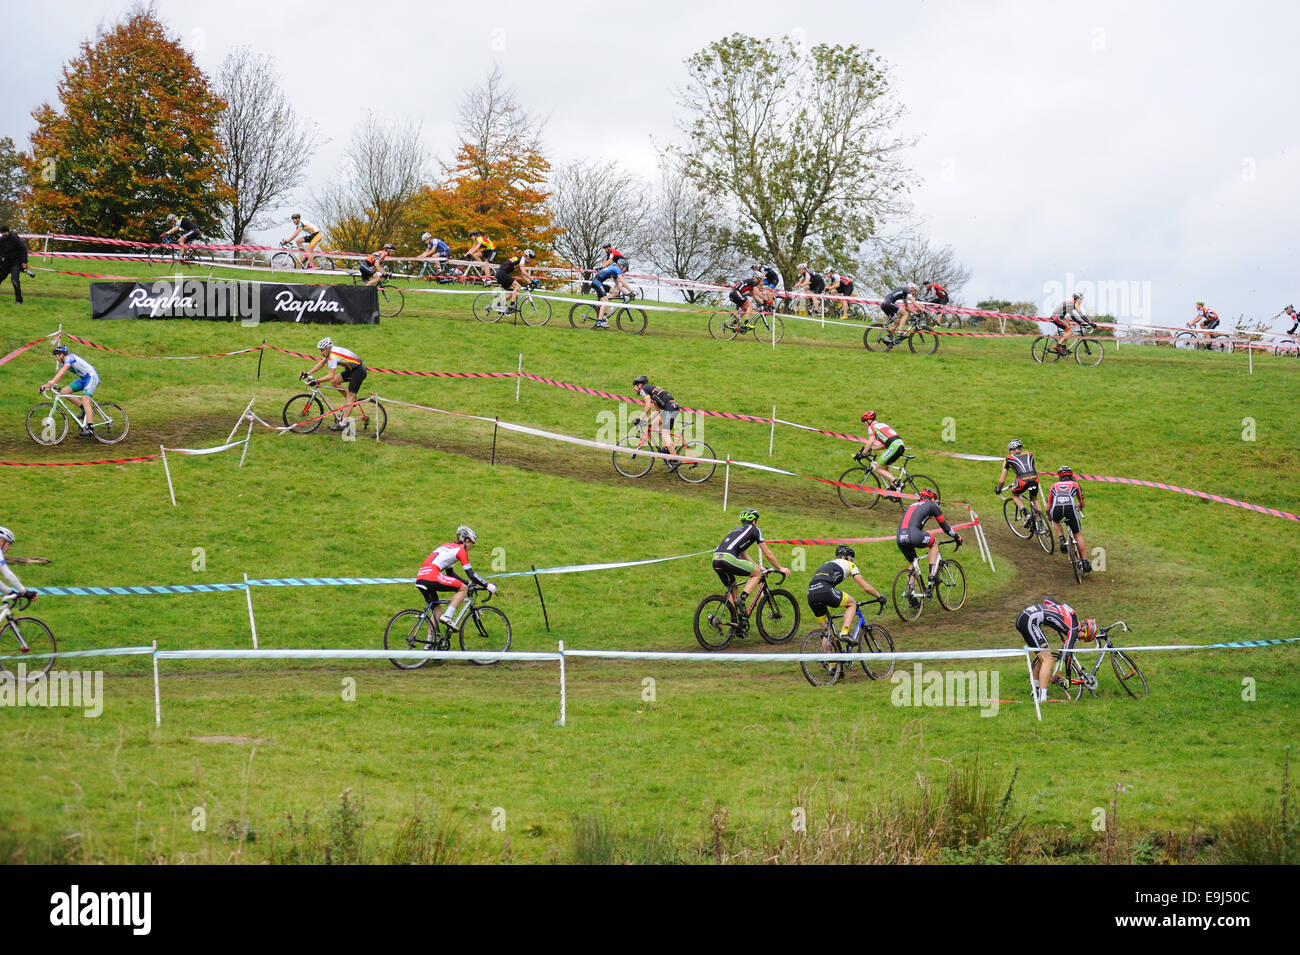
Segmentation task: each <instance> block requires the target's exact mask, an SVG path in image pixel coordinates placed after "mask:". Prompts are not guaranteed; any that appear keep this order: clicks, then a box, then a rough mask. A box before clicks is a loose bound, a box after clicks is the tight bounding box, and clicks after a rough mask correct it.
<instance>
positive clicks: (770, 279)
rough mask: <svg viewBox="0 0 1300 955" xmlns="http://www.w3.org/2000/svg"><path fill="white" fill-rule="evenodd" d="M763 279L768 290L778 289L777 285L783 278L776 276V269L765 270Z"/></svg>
mask: <svg viewBox="0 0 1300 955" xmlns="http://www.w3.org/2000/svg"><path fill="white" fill-rule="evenodd" d="M763 279H764V281H765V283H766V284H767V286H768V288H776V284H777V283H778V282H779V281H781V276H779V275H777V274H776V269H764V270H763Z"/></svg>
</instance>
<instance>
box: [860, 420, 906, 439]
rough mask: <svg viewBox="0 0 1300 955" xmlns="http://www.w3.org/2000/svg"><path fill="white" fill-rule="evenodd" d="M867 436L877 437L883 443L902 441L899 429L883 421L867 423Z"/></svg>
mask: <svg viewBox="0 0 1300 955" xmlns="http://www.w3.org/2000/svg"><path fill="white" fill-rule="evenodd" d="M867 437H868V438H875V439H876V440H877V441H879V442H880V443H881V444H889V442H891V441H902V440H903V439H902V438H901V437H899V434H898V432H897V431H895V430H894V429H893V428H891V427H890V426H889V425H887V424H885V422H883V421H873V422H871V423H870V424H869V425H867Z"/></svg>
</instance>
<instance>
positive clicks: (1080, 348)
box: [1074, 338, 1105, 366]
mask: <svg viewBox="0 0 1300 955" xmlns="http://www.w3.org/2000/svg"><path fill="white" fill-rule="evenodd" d="M1103 351H1104V350H1103V349H1102V347H1101V342H1099V341H1097V339H1095V338H1081V339H1079V344H1077V345H1075V346H1074V360H1075V361H1076V362H1078V363H1079V364H1080V365H1092V366H1096V365H1100V364H1101V360H1102V358H1104V357H1105V355H1104V354H1103Z"/></svg>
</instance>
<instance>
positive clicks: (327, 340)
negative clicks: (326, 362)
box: [316, 338, 334, 351]
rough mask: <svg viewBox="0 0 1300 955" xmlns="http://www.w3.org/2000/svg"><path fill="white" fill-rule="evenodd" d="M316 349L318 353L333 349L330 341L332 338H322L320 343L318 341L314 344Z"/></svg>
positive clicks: (332, 340)
mask: <svg viewBox="0 0 1300 955" xmlns="http://www.w3.org/2000/svg"><path fill="white" fill-rule="evenodd" d="M316 347H317V348H318V349H319V350H320V351H324V350H325V349H327V348H333V347H334V339H332V338H322V339H321V340H320V341H318V342H317V343H316Z"/></svg>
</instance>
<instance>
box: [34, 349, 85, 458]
mask: <svg viewBox="0 0 1300 955" xmlns="http://www.w3.org/2000/svg"><path fill="white" fill-rule="evenodd" d="M54 360H55V361H56V362H57V363H58V369H59V370H58V371H57V372H55V373H54V377H53V378H51V379H50V380H49V381H47V382H46V383H45V384H43V385H41V391H45V390H46V389H47V388H53V387H54V386H55V385H57V384H58V383H59V379H60V378H62V377H63V376H64V375H66V374H67V373H68V370H69V369H71V370H72V373H73V374H74V375H76V376H77V380H76V381H74V382H72V383H71V384H68V385H64V386H63V389H62V391H61V392H60V393H61V394H65V395H71V394H76V393H77V392H81V410H82V411H83V412H84V417H83V418H82V420H81V421H79V422H77V424H78V426H79V427H80V430H79V431H78V434H79V435H80V436H81V437H83V438H85V437H89V436H90V435H92V434H94V433H95V432H94V429H92V428H91V426H90V423H91V421H93V420H94V415H95V413H94V411H93V410H92V409H91V406H90V396H91V395H93V394H94V393H95V389H96V388H98V387H99V372H97V371H95V366H94V365H92V364H91V363H90V362H88V361H86V359H84V358H79V357H78V356H76V355H74V354H72V352H70V351H68V346H67V345H55V346H54Z"/></svg>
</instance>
